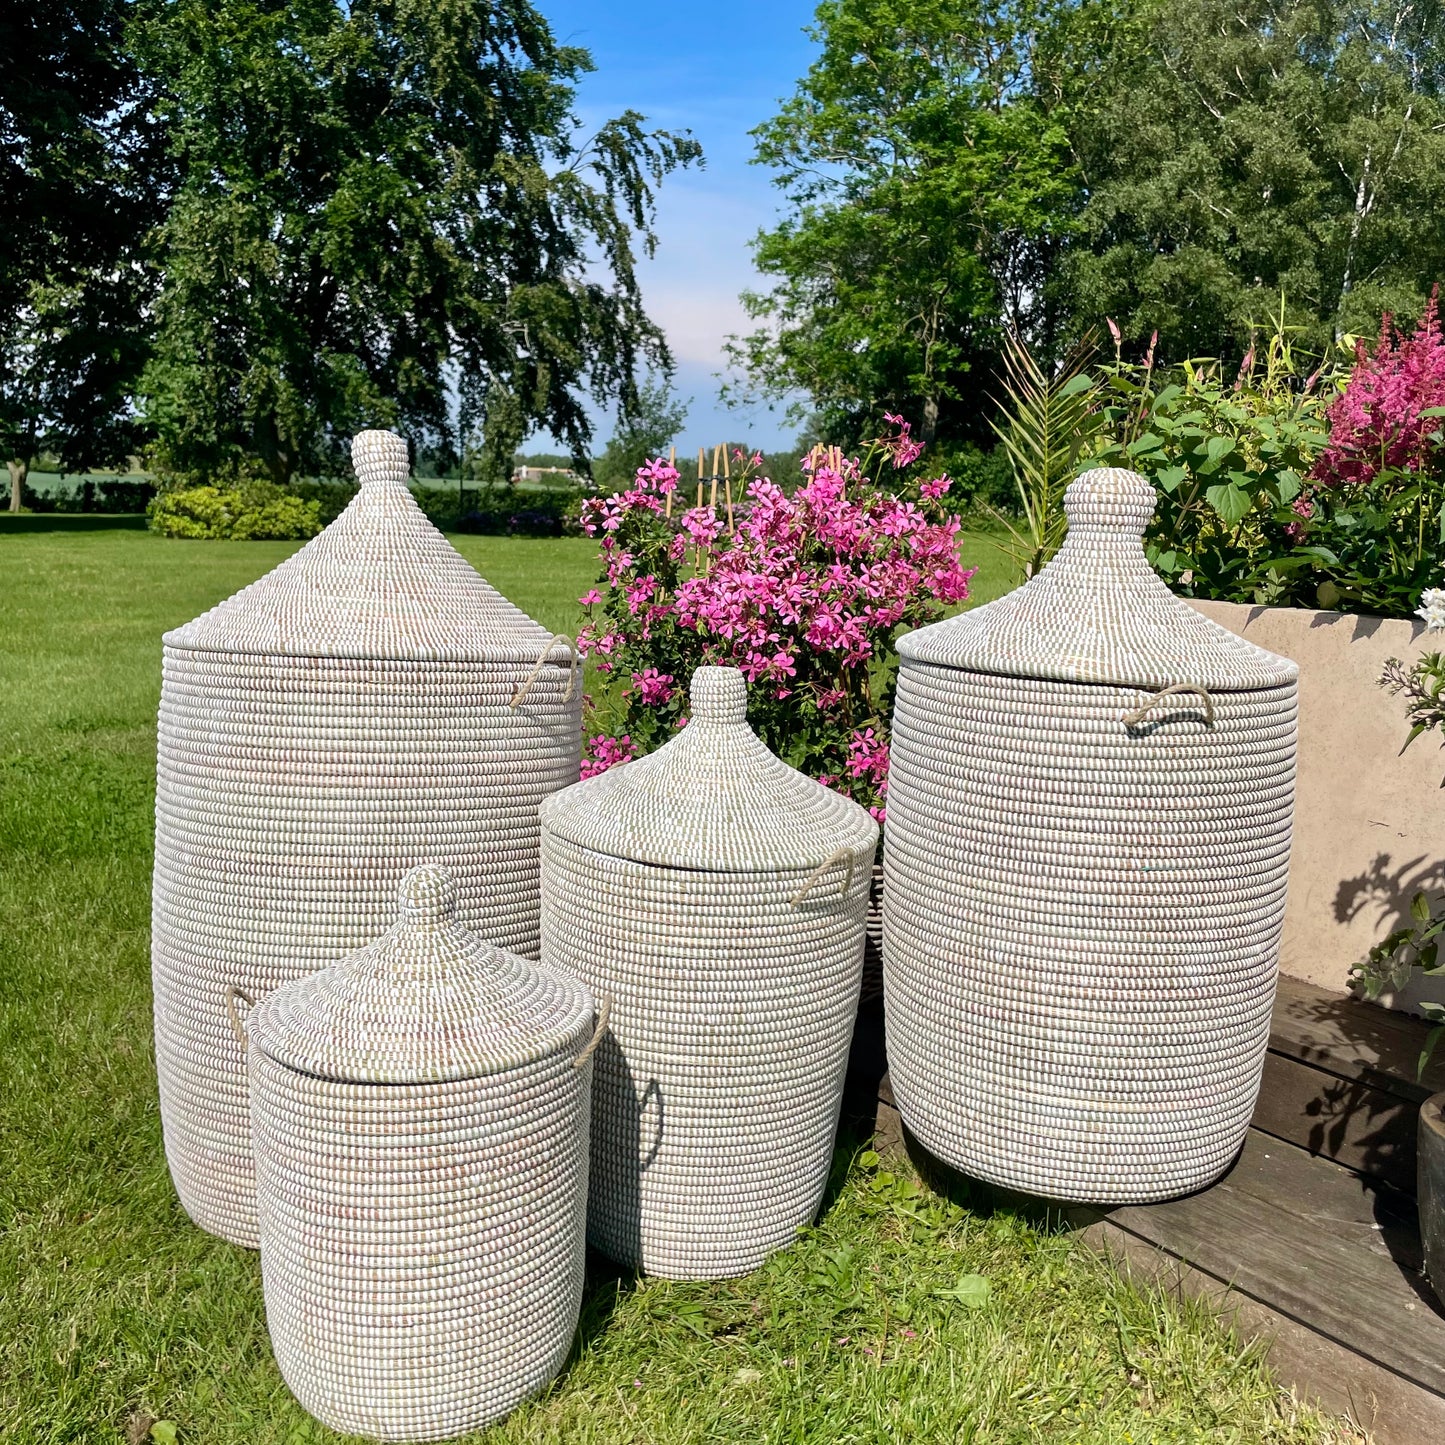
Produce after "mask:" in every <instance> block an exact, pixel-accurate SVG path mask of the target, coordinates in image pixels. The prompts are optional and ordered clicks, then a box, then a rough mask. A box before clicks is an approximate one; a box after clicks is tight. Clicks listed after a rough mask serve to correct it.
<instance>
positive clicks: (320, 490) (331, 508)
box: [286, 481, 358, 527]
mask: <svg viewBox="0 0 1445 1445" xmlns="http://www.w3.org/2000/svg"><path fill="white" fill-rule="evenodd" d="M357 490H358V489H357V485H356V483H355V482H341V481H335V482H292V483H291V484H290V485H289V486H288V487H287V488H286V495H287V496H291V497H299V498H300V499H301V500H302V501H303V502H315V503H316V505H317V506H318V507H319V508H320V513H319V515H320V518H321V525H322V526H323V527H329V526H330V525H331V524H332V523H333V522H334V521H335V520H336V519H337V518H338V517H339V516H340V515H341V514H342V513H343V512H344V511H345V510H346V509H347V507H349V506H350V505H351V502H352V499H353V498H354V497H355V496H356V493H357Z"/></svg>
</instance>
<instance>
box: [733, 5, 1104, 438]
mask: <svg viewBox="0 0 1445 1445" xmlns="http://www.w3.org/2000/svg"><path fill="white" fill-rule="evenodd" d="M1115 11H1116V7H1114V6H1113V5H1106V4H1103V3H1098V0H1083V3H1082V4H1081V3H1080V0H824V3H823V4H821V5H820V6H819V7H818V11H817V22H816V25H815V27H814V29H813V30H812V32H811V33H812V34H813V36H814V38H815V39H816V40H817V41H818V42H819V44H820V47H821V50H820V53H819V56H818V58H817V60H816V61H815V62H814V64H813V65H812V67H811V68H810V70H809V71H808V73H807V75H806V76H805V77H804V78H803V80H802V81H801V82H800V83H799V86H798V89H797V93H796V94H795V95H794V96H792V97H791V98H790V99H789V100H788V101H786V102H785V103H784V105H783V107H782V109H781V111H780V112H779V113H778V114H777V115H776V116H775V117H774V118H773V119H772V120H770V121H768V122H767V123H766V124H765V125H763V126H761V127H760V128H759V129H758V130H757V131H756V132H754V134H755V135H756V136H757V157H756V158H757V160H758V161H759V162H760V163H762V164H764V165H767V166H770V167H771V168H773V169H774V170H775V171H776V173H777V183H778V185H779V186H780V187H781V189H782V190H783V192H784V194H785V196H786V197H787V200H788V202H789V204H790V207H791V210H790V214H789V215H788V216H787V217H786V218H785V219H784V220H783V221H782V222H781V223H780V224H779V225H778V226H777V227H775V228H774V229H772V230H770V231H766V232H764V233H762V234H761V235H760V236H759V237H758V238H757V241H756V243H755V251H754V254H755V258H756V262H757V266H758V269H759V270H760V271H761V272H762V273H763V274H764V275H765V276H767V277H768V278H770V279H771V280H772V281H773V285H772V286H771V288H770V289H767V290H760V291H757V292H753V293H749V294H747V295H745V296H744V298H743V299H744V304H745V305H746V307H747V310H748V312H749V314H750V315H751V316H752V317H754V318H756V319H757V320H758V321H759V322H761V323H762V325H760V326H759V327H758V329H756V330H755V331H753V332H752V333H751V334H750V335H747V336H744V337H741V338H735V339H734V341H733V344H732V347H731V359H732V361H733V363H734V364H735V365H736V366H737V367H738V369H739V370H740V372H741V375H742V377H743V385H742V387H740V388H738V390H739V391H741V392H743V393H745V394H746V393H749V392H751V393H762V394H765V395H771V396H774V397H788V396H791V397H792V398H794V399H795V401H794V406H793V412H794V414H795V415H801V414H803V413H805V412H807V411H809V410H812V411H813V412H814V413H815V414H816V422H815V424H816V425H817V426H818V427H819V429H820V431H821V432H822V433H825V434H827V435H829V436H832V437H837V438H840V439H844V440H847V439H854V438H856V437H857V436H858V434H859V433H860V431H861V430H863V429H865V428H866V427H868V426H871V425H873V424H875V423H876V421H877V420H878V413H879V412H880V411H882V410H885V409H886V410H893V411H904V412H908V413H909V414H910V415H911V416H912V417H913V419H914V421H915V427H916V433H917V435H919V436H920V437H921V438H922V439H923V440H925V441H931V440H933V439H934V437H935V436H937V437H940V438H947V437H951V436H968V435H974V436H977V435H981V434H983V433H984V432H985V431H986V426H985V423H984V421H983V418H982V416H981V414H980V408H979V406H978V400H979V391H980V388H981V386H983V385H985V384H986V382H987V380H988V378H989V377H990V376H991V375H992V374H993V372H994V370H995V368H996V366H997V358H998V356H999V352H1000V347H1001V344H1002V340H1003V336H1004V333H1005V331H1006V330H1008V329H1012V330H1015V331H1018V332H1022V333H1029V334H1032V335H1035V336H1039V335H1043V336H1044V338H1045V344H1046V345H1047V344H1048V343H1049V341H1050V339H1051V336H1052V332H1053V331H1054V330H1055V329H1056V318H1055V317H1054V316H1053V315H1052V313H1051V312H1050V311H1049V310H1048V306H1049V304H1050V302H1051V299H1052V293H1050V292H1049V291H1048V289H1047V288H1046V286H1045V284H1044V283H1045V281H1046V279H1047V277H1048V276H1049V274H1050V272H1051V269H1052V268H1053V266H1054V264H1055V262H1056V260H1057V257H1058V255H1059V253H1060V250H1061V248H1062V247H1063V246H1064V245H1065V244H1066V243H1067V241H1068V238H1069V236H1070V235H1071V233H1072V229H1073V226H1074V223H1075V217H1076V215H1077V212H1078V210H1079V207H1080V205H1081V204H1082V199H1083V197H1082V190H1081V180H1080V176H1079V174H1078V171H1077V168H1076V166H1075V165H1074V161H1073V157H1072V153H1071V148H1070V135H1069V124H1070V121H1071V119H1072V116H1073V111H1074V108H1075V107H1076V105H1077V104H1078V102H1079V99H1080V97H1081V96H1082V95H1083V94H1085V93H1086V90H1087V87H1086V86H1085V85H1084V84H1083V80H1084V78H1085V76H1086V72H1087V70H1088V62H1087V61H1086V60H1084V59H1081V58H1080V56H1079V51H1080V46H1079V45H1072V46H1071V45H1069V44H1065V43H1064V40H1065V38H1066V36H1065V27H1068V34H1070V35H1073V36H1074V37H1075V38H1076V39H1077V40H1079V41H1080V42H1085V43H1086V44H1085V48H1091V47H1094V46H1096V45H1097V43H1098V40H1099V33H1101V32H1107V28H1108V25H1109V24H1110V23H1111V22H1112V19H1113V17H1114V16H1115Z"/></svg>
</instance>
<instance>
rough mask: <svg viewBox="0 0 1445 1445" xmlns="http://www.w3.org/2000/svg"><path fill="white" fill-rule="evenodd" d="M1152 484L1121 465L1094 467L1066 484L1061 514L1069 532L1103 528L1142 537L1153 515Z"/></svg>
mask: <svg viewBox="0 0 1445 1445" xmlns="http://www.w3.org/2000/svg"><path fill="white" fill-rule="evenodd" d="M1155 501H1156V498H1155V495H1154V488H1153V486H1152V484H1151V483H1150V482H1149V481H1148V480H1147V479H1146V478H1144V477H1141V476H1140V475H1139V473H1138V472H1129V471H1125V470H1124V469H1123V468H1122V467H1095V468H1094V469H1093V470H1092V471H1088V472H1084V473H1083V474H1082V475H1081V476H1078V477H1076V478H1075V479H1074V480H1073V481H1072V482H1070V483H1069V489H1068V491H1066V492H1065V493H1064V515H1065V516H1066V517H1068V519H1069V530H1070V531H1071V532H1076V531H1080V530H1083V529H1088V528H1102V529H1104V530H1106V531H1110V532H1128V533H1132V534H1133V535H1134V536H1136V537H1142V536H1143V535H1144V530H1145V528H1146V527H1148V525H1149V519H1150V518H1151V517H1152V516H1153V515H1154V503H1155Z"/></svg>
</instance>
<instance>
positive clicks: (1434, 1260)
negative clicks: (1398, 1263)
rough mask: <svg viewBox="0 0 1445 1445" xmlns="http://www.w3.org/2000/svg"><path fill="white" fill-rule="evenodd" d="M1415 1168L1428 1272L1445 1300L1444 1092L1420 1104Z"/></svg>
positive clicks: (1440, 1298) (1431, 1282) (1422, 1239)
mask: <svg viewBox="0 0 1445 1445" xmlns="http://www.w3.org/2000/svg"><path fill="white" fill-rule="evenodd" d="M1416 1169H1417V1170H1418V1171H1419V1172H1418V1175H1417V1188H1416V1192H1417V1194H1418V1196H1419V1205H1420V1242H1421V1244H1422V1245H1423V1246H1424V1249H1425V1274H1426V1276H1427V1277H1428V1279H1429V1281H1430V1284H1431V1287H1432V1288H1433V1289H1434V1291H1435V1297H1436V1298H1437V1299H1438V1300H1439V1301H1440V1303H1441V1304H1445V1094H1434V1095H1432V1096H1431V1097H1430V1098H1428V1099H1426V1100H1425V1102H1424V1103H1423V1104H1421V1106H1420V1152H1419V1162H1418V1163H1417V1164H1416Z"/></svg>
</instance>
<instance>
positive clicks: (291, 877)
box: [152, 432, 581, 1245]
mask: <svg viewBox="0 0 1445 1445" xmlns="http://www.w3.org/2000/svg"><path fill="white" fill-rule="evenodd" d="M353 455H354V457H355V461H356V467H357V473H358V475H359V477H360V479H361V490H360V492H359V494H358V496H357V497H356V499H355V500H354V501H353V502H352V504H351V505H350V506H349V507H348V508H347V510H346V512H345V513H344V514H343V515H342V516H341V517H340V518H338V519H337V521H335V522H334V523H332V525H331V526H330V527H328V528H327V529H326V530H325V531H324V532H323V533H322V534H321V535H320V536H319V537H316V538H314V539H313V540H312V541H311V542H309V543H308V544H307V545H306V546H305V547H303V548H302V549H301V550H300V551H299V552H297V553H296V554H295V556H293V557H292V558H290V559H289V560H288V561H286V562H284V563H282V565H281V566H280V567H278V568H276V570H275V571H273V572H271V573H269V574H268V575H267V576H265V577H263V578H262V579H261V580H260V581H259V582H256V583H253V584H252V585H251V586H250V587H247V588H245V589H243V590H242V591H241V592H238V593H237V594H236V595H235V596H234V597H232V598H230V599H229V600H228V601H226V602H223V603H221V604H220V605H219V606H218V607H215V608H213V609H212V610H211V611H210V612H207V613H205V614H204V615H203V616H201V617H199V618H197V619H196V620H195V621H194V622H191V623H189V624H188V625H186V626H185V627H181V628H178V629H177V630H176V631H174V632H171V633H168V634H167V635H166V639H165V644H166V645H165V665H164V676H163V683H162V689H161V708H160V727H159V760H158V769H157V773H158V776H157V790H156V858H155V883H154V906H153V926H152V965H153V968H152V972H153V979H154V987H155V1018H156V1062H157V1069H158V1072H159V1075H160V1093H161V1114H162V1119H163V1122H164V1126H165V1140H166V1155H167V1158H168V1160H169V1162H170V1167H171V1175H172V1178H173V1179H174V1180H175V1184H176V1189H177V1192H178V1193H179V1195H180V1198H181V1203H182V1204H183V1205H184V1206H185V1208H186V1210H187V1212H188V1213H189V1214H190V1216H191V1218H192V1219H194V1220H195V1221H196V1223H198V1224H200V1225H202V1226H203V1227H204V1228H206V1229H209V1230H211V1231H213V1232H214V1233H216V1234H220V1235H223V1236H224V1237H225V1238H227V1239H230V1240H232V1241H233V1242H235V1243H238V1244H248V1245H254V1244H255V1243H256V1221H255V1205H254V1201H253V1192H254V1187H253V1182H252V1168H251V1150H250V1141H249V1138H248V1137H247V1125H246V1092H245V1078H244V1070H243V1060H242V1056H241V1051H240V1049H239V1048H238V1047H237V1045H236V1041H235V1039H234V1038H233V1036H232V1033H231V1030H230V1028H229V1027H228V1025H227V1022H226V1019H225V1016H224V1014H223V1012H222V1011H221V1009H220V1007H219V1004H218V999H219V997H220V990H221V989H222V988H223V986H224V985H226V984H228V983H234V984H237V985H239V986H240V987H242V988H243V989H245V990H246V992H247V993H249V994H251V995H252V996H254V997H260V996H261V995H263V994H265V993H267V992H268V991H269V990H271V989H273V988H275V987H277V986H278V985H279V984H281V983H284V982H285V981H286V980H287V979H290V978H295V977H297V976H298V975H300V974H303V973H306V972H308V971H309V970H311V969H314V968H318V967H320V966H322V965H323V964H326V963H330V962H334V961H335V960H336V959H338V958H341V957H342V956H343V955H344V954H346V953H348V952H349V951H351V950H352V949H354V948H357V947H359V946H360V945H361V944H362V943H364V942H366V940H367V939H370V938H374V937H375V936H376V935H377V934H378V933H379V932H380V931H381V930H382V929H383V928H384V927H386V924H387V922H388V921H389V917H390V909H391V904H392V899H393V898H394V896H395V890H396V885H397V883H398V882H399V881H400V879H401V877H402V875H403V874H404V873H405V872H406V870H407V869H408V868H410V867H412V866H413V865H414V864H416V863H419V862H423V861H428V860H433V861H437V862H440V863H444V864H445V865H446V866H447V867H448V868H449V869H451V870H452V872H453V873H454V874H455V876H456V878H457V880H458V886H459V889H460V898H461V903H460V907H461V917H462V919H463V921H464V922H465V923H466V924H467V925H468V926H469V927H473V928H476V929H477V930H478V931H479V932H481V933H482V934H483V935H484V936H485V937H487V938H488V939H490V940H491V941H493V942H495V943H498V944H500V945H501V946H503V947H506V948H510V949H512V950H514V951H516V952H519V953H522V954H526V955H528V956H531V957H535V956H536V952H537V927H538V923H537V910H538V902H539V900H538V844H539V834H538V825H537V808H538V805H539V804H540V803H541V801H542V799H543V798H544V797H546V796H547V794H549V793H551V792H553V791H555V790H556V789H557V788H560V787H564V786H565V785H566V784H568V783H571V782H575V781H576V778H577V767H578V758H579V752H580V739H581V697H580V689H578V688H576V687H575V686H574V678H573V676H572V669H571V667H570V666H568V665H567V664H568V663H569V658H568V655H567V650H566V647H565V646H564V645H563V644H564V642H565V640H563V641H561V642H559V641H557V640H555V639H552V638H551V637H550V636H549V634H548V633H547V631H546V630H545V629H544V628H542V627H541V626H539V625H538V624H537V623H535V622H533V621H532V620H531V619H530V618H528V617H527V616H525V615H524V614H523V613H522V612H520V611H518V610H517V608H515V607H513V606H512V604H511V603H509V602H508V601H507V600H506V599H505V598H503V597H502V596H501V595H500V594H498V593H497V592H496V591H494V590H493V589H492V588H491V587H489V586H488V585H487V583H486V582H484V581H483V580H482V579H481V578H480V577H479V576H478V575H477V574H476V572H475V571H474V570H473V569H472V568H471V567H470V566H469V565H468V564H467V563H466V562H465V561H464V560H463V559H462V558H461V557H460V556H459V555H458V554H457V552H456V551H454V550H453V548H452V547H451V546H450V544H449V543H448V542H447V541H446V539H445V538H444V537H443V536H442V535H441V534H440V533H439V532H438V531H437V530H436V529H435V528H434V527H433V526H432V525H431V523H429V522H428V521H427V520H426V518H425V516H423V515H422V513H421V511H420V509H419V508H418V507H417V506H416V504H415V502H414V501H413V500H412V498H411V495H410V493H409V492H408V491H407V487H406V478H407V455H406V444H405V443H404V442H403V441H402V440H401V439H400V438H399V437H396V436H393V435H391V434H390V433H388V432H364V433H363V434H362V435H361V436H359V437H358V438H357V439H356V443H355V446H354V447H353ZM539 660H542V661H543V662H544V665H542V666H541V667H540V668H539V667H538V663H539ZM534 674H535V675H534Z"/></svg>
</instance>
